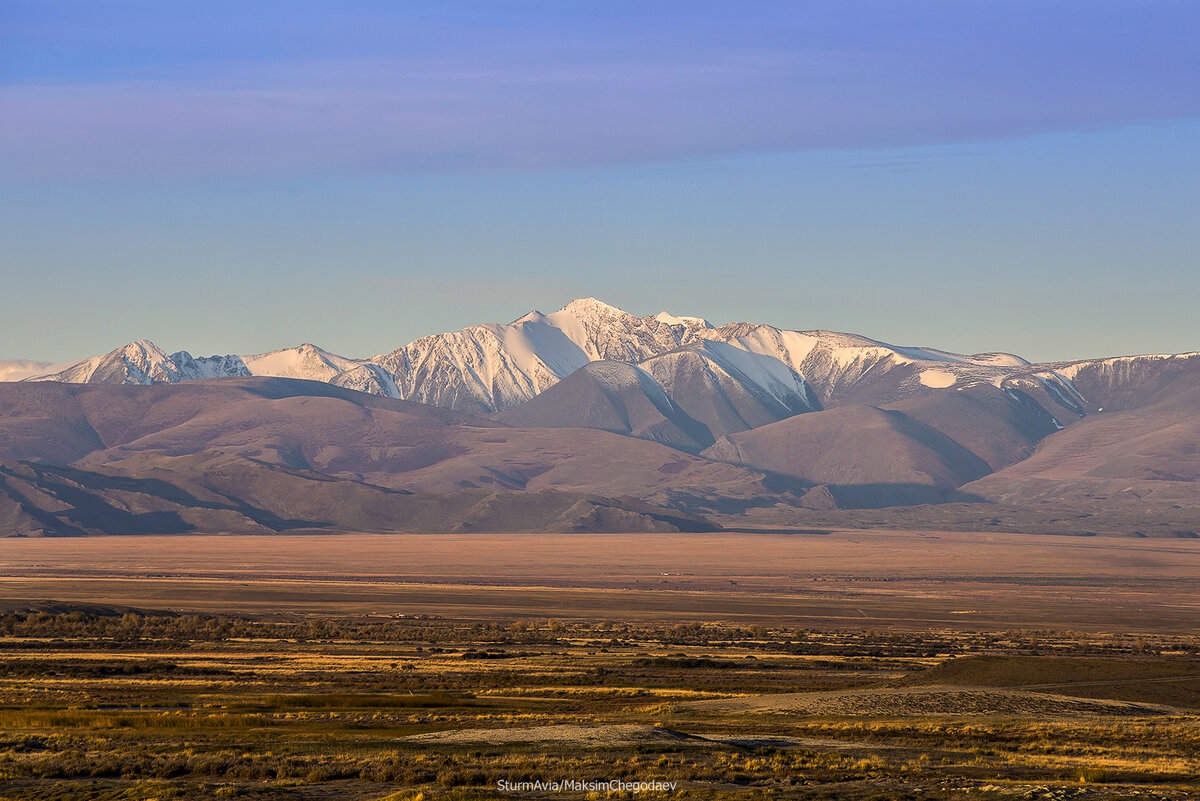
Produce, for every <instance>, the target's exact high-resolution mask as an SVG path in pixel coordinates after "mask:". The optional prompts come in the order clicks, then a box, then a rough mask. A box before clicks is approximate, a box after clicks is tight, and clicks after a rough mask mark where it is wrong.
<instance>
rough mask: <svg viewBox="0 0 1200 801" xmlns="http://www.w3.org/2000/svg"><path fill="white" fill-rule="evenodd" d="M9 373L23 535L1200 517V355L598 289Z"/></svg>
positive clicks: (0, 478) (1140, 521) (1183, 520)
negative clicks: (455, 326)
mask: <svg viewBox="0 0 1200 801" xmlns="http://www.w3.org/2000/svg"><path fill="white" fill-rule="evenodd" d="M31 373H32V375H30V374H31ZM6 377H8V378H14V377H24V380H22V381H20V382H11V381H9V382H6V383H0V524H3V525H4V526H5V529H6V530H7V532H8V533H10V534H13V533H16V534H28V535H32V534H39V533H40V534H79V533H119V532H125V531H148V530H159V529H164V528H165V529H167V530H172V531H201V530H220V531H226V530H229V531H250V530H260V529H263V528H266V529H270V530H280V529H281V528H312V529H316V530H350V529H353V530H429V529H431V528H432V529H454V530H471V529H479V528H491V529H494V530H540V529H546V530H551V529H553V530H579V531H591V530H596V531H598V530H695V529H697V528H705V527H712V526H715V525H718V524H719V525H726V526H748V525H751V526H761V525H766V526H785V527H786V526H789V525H791V526H795V525H810V524H813V525H839V524H847V525H849V524H863V525H867V524H870V525H900V524H910V523H911V524H914V525H918V524H919V525H929V526H941V527H969V528H982V527H992V528H995V527H996V526H1001V527H1004V528H1007V529H1010V530H1037V531H1055V532H1060V533H1114V534H1116V533H1126V534H1133V533H1142V534H1147V535H1151V534H1152V535H1169V534H1173V535H1191V534H1194V533H1195V529H1196V528H1197V527H1198V524H1197V522H1196V518H1197V513H1198V511H1200V493H1197V489H1198V487H1200V485H1198V484H1197V482H1198V480H1200V354H1196V353H1190V354H1166V355H1153V356H1124V357H1114V358H1106V359H1091V360H1081V361H1070V362H1055V363H1044V364H1031V363H1030V362H1029V361H1027V360H1025V359H1022V358H1021V357H1019V356H1016V355H1012V354H1006V353H983V354H974V355H963V354H956V353H950V352H946V351H942V350H937V349H932V348H914V347H900V346H894V345H889V344H887V343H885V342H881V341H878V340H873V339H869V338H866V337H863V336H858V335H854V334H843V333H835V332H829V331H789V330H783V329H779V328H775V327H772V326H768V325H761V324H753V323H734V324H729V325H723V326H719V327H714V326H712V325H710V324H709V323H708V322H707V321H705V320H703V319H701V318H697V317H677V316H673V315H671V314H668V313H666V312H662V313H660V314H657V315H651V316H646V317H638V316H635V315H632V314H629V313H627V312H624V311H622V310H620V309H617V308H614V307H612V306H608V305H606V304H604V303H601V302H600V301H597V300H595V299H591V298H587V299H581V300H576V301H572V302H571V303H569V304H567V305H566V306H564V307H563V308H562V309H560V310H558V311H556V312H553V313H551V314H542V313H541V312H537V311H534V312H530V313H529V314H526V315H525V316H523V317H521V318H519V319H517V320H515V321H514V322H512V323H509V324H507V325H500V324H484V325H474V326H470V327H468V328H465V329H463V330H461V331H457V332H453V333H446V334H438V335H434V336H428V337H423V338H421V339H418V340H415V341H414V342H411V343H409V344H407V345H404V346H402V347H399V348H396V349H395V350H392V351H389V352H387V353H383V354H380V355H377V356H373V357H370V358H366V359H354V358H347V357H343V356H339V355H336V354H333V353H330V352H328V351H326V350H323V349H321V348H319V347H317V346H315V345H311V344H304V345H301V346H299V347H296V348H291V349H286V350H280V351H274V352H271V353H265V354H257V355H223V356H207V357H195V356H192V355H191V354H189V353H187V352H186V351H181V352H178V353H173V354H169V355H168V354H167V353H165V352H164V351H162V350H161V349H160V348H158V347H157V346H156V345H154V343H152V342H149V341H146V340H141V341H137V342H133V343H130V344H128V345H126V346H123V347H121V348H118V349H116V350H113V351H111V352H109V353H106V354H104V355H102V356H94V357H90V358H87V359H82V360H80V361H78V362H75V363H72V364H69V365H58V366H53V367H51V366H47V365H39V364H37V363H29V362H24V363H0V380H2V379H4V378H6ZM234 476H236V478H232V477H234ZM222 477H228V480H227V481H225V482H224V483H222V481H221V480H219V479H221V478H222ZM131 515H132V517H131Z"/></svg>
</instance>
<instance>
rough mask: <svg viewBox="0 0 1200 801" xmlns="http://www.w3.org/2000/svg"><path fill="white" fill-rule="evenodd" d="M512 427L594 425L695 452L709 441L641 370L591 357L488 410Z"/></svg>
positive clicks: (703, 429)
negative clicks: (515, 400)
mask: <svg viewBox="0 0 1200 801" xmlns="http://www.w3.org/2000/svg"><path fill="white" fill-rule="evenodd" d="M492 419H495V420H499V421H500V422H502V423H506V424H508V425H511V426H514V427H530V428H597V429H601V430H603V431H614V432H616V433H618V434H628V435H630V436H634V437H638V438H639V439H648V440H654V441H655V442H661V443H663V444H664V445H669V446H671V447H673V448H679V449H680V450H685V451H691V452H696V451H700V450H702V449H704V448H706V447H708V446H709V445H711V444H712V443H713V436H712V434H711V433H710V432H709V430H708V428H707V427H706V426H704V425H703V424H702V423H698V422H696V421H695V420H693V419H692V418H691V417H689V416H688V415H687V414H685V413H684V412H683V410H682V409H680V408H679V407H678V406H677V405H676V404H675V403H673V402H672V401H671V399H670V398H668V397H667V394H666V392H664V391H663V388H662V387H661V386H659V384H658V383H657V382H656V381H655V380H654V379H653V378H652V377H651V376H650V375H649V374H647V373H646V372H645V371H644V370H641V369H640V368H638V367H634V366H633V365H629V364H625V363H623V362H609V361H600V362H592V363H590V364H588V365H585V366H584V367H582V368H580V369H579V370H576V371H575V372H574V373H571V375H569V376H567V377H566V378H564V379H563V380H562V381H560V382H558V383H557V384H555V385H554V386H552V387H550V388H549V389H547V390H546V391H544V392H542V393H541V394H539V395H536V396H535V397H533V398H532V399H530V400H528V401H526V402H525V403H523V404H521V405H520V406H514V407H513V408H511V409H508V410H506V411H503V412H499V413H497V414H494V415H492Z"/></svg>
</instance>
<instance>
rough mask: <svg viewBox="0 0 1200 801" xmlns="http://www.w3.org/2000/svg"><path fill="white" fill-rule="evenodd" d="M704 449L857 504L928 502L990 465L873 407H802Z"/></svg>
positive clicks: (936, 433) (933, 432) (892, 413)
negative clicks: (798, 412)
mask: <svg viewBox="0 0 1200 801" xmlns="http://www.w3.org/2000/svg"><path fill="white" fill-rule="evenodd" d="M703 455H704V456H707V457H709V458H713V459H722V460H724V461H729V462H734V463H737V464H744V465H750V466H753V467H756V468H758V469H760V470H769V471H772V472H776V473H782V474H784V475H789V476H795V477H797V478H800V479H803V480H805V481H810V482H813V483H816V484H828V485H831V486H832V487H834V488H835V489H834V495H835V496H836V497H837V498H838V500H839V502H842V501H845V502H848V503H851V504H855V505H882V504H891V503H913V502H917V503H924V502H929V501H936V500H942V499H945V498H946V497H948V496H949V495H950V492H949V491H950V490H952V489H953V488H954V487H958V486H959V485H961V484H964V483H965V482H967V481H970V480H971V479H974V478H978V477H980V476H982V475H985V474H986V473H988V472H989V470H988V466H987V463H986V462H984V461H983V460H982V459H980V458H979V457H978V456H976V455H975V454H973V453H971V452H970V451H968V450H967V449H966V448H964V447H963V446H962V445H959V444H958V443H956V442H954V441H953V440H951V439H950V438H949V437H947V436H946V435H945V434H942V433H941V432H939V431H937V430H935V429H933V428H930V427H929V426H927V425H925V424H924V423H920V422H918V421H916V420H913V419H912V418H910V417H908V416H907V415H905V414H903V413H901V412H898V411H891V410H886V409H878V408H875V407H873V406H844V407H840V408H837V409H829V410H826V411H822V412H813V413H811V414H803V415H799V416H796V417H791V418H788V419H787V420H783V421H780V422H778V423H772V424H771V425H768V426H763V427H761V428H756V429H754V430H753V431H746V432H743V433H740V434H731V435H730V436H728V437H723V438H722V439H720V440H719V441H718V442H717V444H715V445H713V446H712V447H711V448H709V449H708V450H706V451H704V454H703Z"/></svg>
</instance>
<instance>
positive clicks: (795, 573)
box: [0, 530, 1200, 632]
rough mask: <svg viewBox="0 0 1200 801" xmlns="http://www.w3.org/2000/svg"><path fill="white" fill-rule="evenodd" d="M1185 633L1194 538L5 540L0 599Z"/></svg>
mask: <svg viewBox="0 0 1200 801" xmlns="http://www.w3.org/2000/svg"><path fill="white" fill-rule="evenodd" d="M49 599H54V600H56V601H63V602H88V603H105V604H117V605H123V606H131V607H140V608H154V609H175V610H197V611H233V612H242V613H258V614H262V613H269V612H273V611H280V612H321V611H336V612H338V613H341V614H345V613H366V614H379V615H434V616H468V617H469V616H476V615H477V616H481V617H483V616H487V617H492V616H497V615H500V616H514V617H521V616H530V617H547V616H550V617H564V618H572V617H592V618H596V617H599V618H604V617H624V618H639V617H643V618H656V619H680V620H689V619H693V620H694V619H709V620H731V621H739V620H741V621H751V620H755V621H757V620H761V621H778V622H780V623H789V624H802V625H813V626H820V625H828V626H839V625H842V626H844V625H851V624H853V625H855V626H885V627H901V628H923V629H928V628H930V627H949V628H959V629H996V628H1008V627H1011V628H1038V627H1042V626H1055V627H1060V628H1062V627H1066V628H1072V627H1075V628H1080V629H1087V630H1092V631H1106V630H1107V631H1126V632H1128V631H1158V632H1192V631H1195V630H1196V628H1197V626H1198V625H1200V540H1188V539H1177V540H1144V539H1120V538H1111V539H1110V538H1101V537H1054V536H1037V535H1023V534H997V533H993V532H988V533H960V532H953V533H951V532H932V533H931V532H913V531H907V532H906V531H861V530H859V531H836V532H830V533H824V532H821V533H804V532H790V533H783V532H777V533H735V532H721V533H715V534H587V535H579V534H575V535H557V534H516V535H514V534H420V535H415V534H390V535H316V536H286V535H278V536H238V537H228V536H226V537H222V536H138V537H103V538H79V539H5V540H0V602H3V603H6V604H11V603H14V602H27V601H36V600H49Z"/></svg>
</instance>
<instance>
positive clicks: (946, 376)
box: [918, 370, 958, 389]
mask: <svg viewBox="0 0 1200 801" xmlns="http://www.w3.org/2000/svg"><path fill="white" fill-rule="evenodd" d="M918 378H919V379H920V381H921V383H922V384H924V385H925V386H927V387H933V388H934V389H945V388H946V387H951V386H954V382H955V381H957V380H958V376H956V375H954V373H948V372H946V371H945V370H922V371H921V375H920V376H918Z"/></svg>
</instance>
